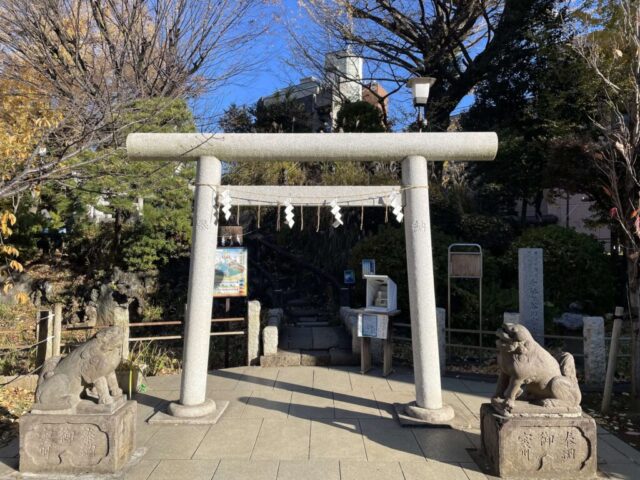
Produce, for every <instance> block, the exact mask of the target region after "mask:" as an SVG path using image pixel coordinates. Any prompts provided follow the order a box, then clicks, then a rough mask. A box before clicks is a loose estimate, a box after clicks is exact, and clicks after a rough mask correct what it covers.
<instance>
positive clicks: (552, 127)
mask: <svg viewBox="0 0 640 480" xmlns="http://www.w3.org/2000/svg"><path fill="white" fill-rule="evenodd" d="M563 15H564V13H563V12H555V11H553V10H551V9H550V8H548V9H546V10H542V11H540V12H539V13H538V15H537V16H536V17H535V18H534V19H533V20H532V22H531V23H530V24H529V25H528V28H526V29H523V30H522V37H521V42H520V44H519V47H518V48H513V49H511V50H509V51H508V52H507V53H506V54H505V55H504V56H502V57H500V58H499V59H496V60H495V62H494V63H493V66H494V68H493V70H492V71H491V73H490V74H489V75H488V76H487V77H486V78H485V80H484V81H482V82H481V83H480V84H479V85H478V86H477V87H476V89H475V97H476V98H475V102H474V104H473V105H472V107H471V108H470V109H469V111H468V112H466V113H465V114H463V116H462V121H461V125H462V127H463V129H465V130H493V131H496V132H497V133H498V136H499V138H500V148H499V150H498V156H497V158H496V160H495V161H494V162H486V163H477V164H473V165H471V166H470V168H471V172H472V175H473V177H474V178H475V185H474V186H475V188H476V190H477V192H478V196H479V198H480V201H481V204H482V206H483V209H484V210H486V211H491V212H494V213H495V212H500V213H502V214H513V213H516V212H513V207H514V204H515V202H516V201H520V202H521V205H522V208H521V210H520V212H518V213H519V216H520V220H521V222H522V223H524V222H525V215H526V208H527V205H528V204H529V205H531V204H533V205H534V206H535V207H536V208H538V207H539V206H540V202H541V201H542V198H543V196H542V191H543V189H544V188H562V189H564V190H567V191H570V192H572V193H575V192H577V191H578V190H577V188H579V187H580V186H582V187H583V188H582V190H580V192H581V193H586V192H585V189H584V183H585V180H587V179H588V175H586V173H587V170H585V168H584V167H582V168H571V169H569V168H567V165H572V166H574V167H580V165H579V164H580V162H582V163H584V157H581V156H579V152H577V151H576V149H575V148H572V147H571V143H572V142H571V139H573V138H576V137H583V136H584V135H585V134H586V133H587V132H586V131H587V130H589V129H588V128H585V126H586V125H588V124H589V122H588V118H589V115H590V113H591V112H593V110H594V106H595V105H594V101H593V95H592V92H593V87H592V82H590V76H589V74H588V72H587V70H586V68H585V67H584V65H582V62H581V61H580V60H579V58H578V56H577V55H576V54H575V52H573V51H572V50H571V49H570V48H568V47H567V44H568V43H569V42H570V41H571V31H570V30H568V29H567V28H566V25H565V23H564V20H563V18H564V17H563ZM576 154H578V156H577V157H576ZM558 158H562V161H559V160H558ZM568 158H571V162H570V163H568V162H567V160H568ZM592 183H593V182H591V184H592Z"/></svg>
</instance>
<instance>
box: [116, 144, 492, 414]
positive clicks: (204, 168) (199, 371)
mask: <svg viewBox="0 0 640 480" xmlns="http://www.w3.org/2000/svg"><path fill="white" fill-rule="evenodd" d="M497 150H498V138H497V135H496V134H495V133H492V132H477V133H475V132H474V133H470V132H455V133H340V134H324V135H323V134H305V133H298V134H294V133H288V134H261V133H247V134H189V133H186V134H185V133H134V134H131V135H129V136H128V137H127V152H128V156H129V158H130V159H131V160H160V161H171V160H173V161H184V160H196V161H197V171H196V185H195V206H194V210H195V211H194V218H193V237H192V242H193V243H192V247H191V265H190V270H189V290H188V300H187V314H186V327H185V337H184V351H183V371H182V383H181V386H180V401H179V402H174V403H172V404H170V405H169V408H168V411H167V414H164V413H163V414H160V415H156V417H154V419H155V421H157V422H163V423H215V422H216V421H217V420H218V418H219V417H220V416H221V415H222V413H223V411H224V408H225V407H226V404H227V402H218V403H216V402H215V401H213V400H212V399H208V398H206V385H207V366H208V357H209V341H210V336H209V333H210V329H211V309H212V302H213V286H214V277H215V250H216V245H217V235H218V219H217V204H216V198H217V193H218V190H219V189H220V186H221V185H220V184H221V176H222V164H221V162H222V161H228V162H259V161H275V160H278V161H299V162H318V161H332V162H347V161H358V162H367V161H375V162H392V161H398V162H402V195H403V204H404V205H405V207H404V214H405V218H404V223H405V237H406V243H407V245H406V247H407V267H408V268H407V272H408V277H409V301H410V306H411V308H410V310H411V312H410V313H411V336H412V345H413V365H414V374H415V389H416V401H415V403H413V404H410V405H407V406H406V407H405V409H404V412H403V413H404V414H405V415H406V416H408V417H409V418H411V419H414V420H415V421H417V422H424V423H429V424H440V423H447V422H449V421H450V420H451V419H452V418H453V416H454V412H453V409H452V408H451V407H450V406H448V405H444V404H443V402H442V390H441V383H440V362H439V354H438V338H437V336H438V331H437V323H436V302H435V289H434V280H433V259H432V246H431V221H430V215H429V190H428V173H427V161H483V160H484V161H488V160H493V159H494V158H495V155H496V153H497ZM224 188H227V187H224ZM232 188H233V187H229V189H232ZM240 188H242V189H243V191H245V193H246V191H247V189H250V190H251V192H253V194H254V195H252V196H251V197H252V198H247V200H251V201H253V202H254V203H253V204H256V205H257V204H258V203H259V199H258V198H256V195H257V196H259V194H260V188H262V189H264V188H268V191H269V192H270V195H271V196H274V195H277V196H278V197H280V196H282V198H287V197H291V196H292V195H291V190H289V191H287V189H291V187H281V186H269V187H260V188H258V187H237V189H238V190H239V189H240ZM297 188H300V187H297ZM308 188H314V187H308ZM315 188H320V187H315ZM324 188H326V189H327V190H326V191H325V193H326V194H327V195H334V196H338V197H339V196H341V195H344V196H345V197H349V196H350V195H353V191H354V188H362V187H324ZM367 188H369V189H370V188H371V187H367ZM375 188H376V189H378V190H383V189H384V191H385V192H387V193H388V192H389V191H391V189H390V187H388V186H387V187H375ZM392 188H393V187H392ZM231 191H233V190H231ZM317 192H318V191H316V192H314V195H313V196H314V197H316V196H317ZM330 192H332V193H330ZM336 192H337V193H336ZM327 198H328V199H329V200H330V199H331V198H332V197H327ZM252 199H253V200H252ZM309 201H311V200H309ZM256 202H258V203H256ZM307 204H308V203H307ZM355 204H359V203H357V202H352V203H349V202H346V203H343V206H349V205H355ZM369 204H370V203H369ZM152 420H153V419H152Z"/></svg>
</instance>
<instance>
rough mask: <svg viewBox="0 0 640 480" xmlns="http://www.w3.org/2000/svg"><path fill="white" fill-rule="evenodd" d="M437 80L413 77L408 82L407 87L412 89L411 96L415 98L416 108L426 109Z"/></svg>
mask: <svg viewBox="0 0 640 480" xmlns="http://www.w3.org/2000/svg"><path fill="white" fill-rule="evenodd" d="M434 83H436V79H435V78H433V77H413V78H410V79H409V81H408V82H407V86H408V87H409V88H411V96H412V97H413V105H414V106H416V107H424V106H426V105H427V100H428V99H429V91H430V90H431V87H432V86H433V84H434Z"/></svg>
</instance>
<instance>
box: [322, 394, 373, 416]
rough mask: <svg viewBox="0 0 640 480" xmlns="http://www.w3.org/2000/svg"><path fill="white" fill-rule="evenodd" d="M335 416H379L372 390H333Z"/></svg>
mask: <svg viewBox="0 0 640 480" xmlns="http://www.w3.org/2000/svg"><path fill="white" fill-rule="evenodd" d="M333 404H334V408H335V411H334V413H335V418H380V417H381V414H380V409H379V408H378V402H377V401H376V397H375V395H374V394H373V392H358V395H354V394H353V392H333Z"/></svg>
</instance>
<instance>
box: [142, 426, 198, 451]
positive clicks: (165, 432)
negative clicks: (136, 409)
mask: <svg viewBox="0 0 640 480" xmlns="http://www.w3.org/2000/svg"><path fill="white" fill-rule="evenodd" d="M160 427H161V428H158V430H157V431H156V432H155V433H154V434H153V435H152V436H151V437H150V438H149V440H147V442H146V444H145V446H146V447H147V448H148V449H149V450H148V451H147V453H146V454H145V456H144V458H145V459H148V460H165V459H172V460H183V459H189V458H191V456H192V455H193V453H194V452H195V451H196V449H197V448H198V445H200V442H201V441H202V439H203V438H204V436H205V434H206V433H207V431H208V430H209V428H210V427H209V426H204V425H162V426H160Z"/></svg>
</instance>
